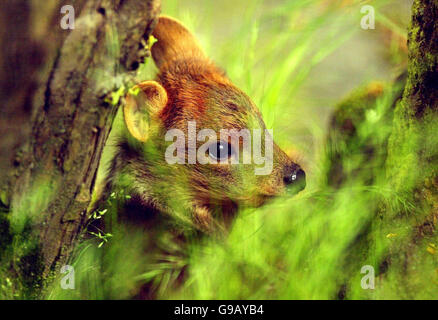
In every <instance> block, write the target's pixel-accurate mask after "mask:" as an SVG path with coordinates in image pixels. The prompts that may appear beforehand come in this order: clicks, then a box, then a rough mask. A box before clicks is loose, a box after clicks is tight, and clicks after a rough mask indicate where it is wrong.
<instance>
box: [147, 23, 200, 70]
mask: <svg viewBox="0 0 438 320" xmlns="http://www.w3.org/2000/svg"><path fill="white" fill-rule="evenodd" d="M152 35H153V36H154V37H155V38H156V39H157V40H158V41H157V42H155V43H154V45H153V46H152V48H151V52H152V58H153V59H154V61H155V64H156V65H157V67H158V68H159V69H160V70H163V69H165V68H166V66H167V65H169V64H170V63H171V62H172V61H175V60H182V59H184V58H195V59H206V56H205V54H204V52H203V51H202V49H201V48H200V46H199V44H198V42H197V41H196V39H195V37H194V36H193V35H192V34H191V33H190V31H189V30H187V28H186V27H184V26H183V25H182V24H181V23H180V22H179V21H177V20H175V19H173V18H170V17H167V16H161V17H160V18H159V20H158V23H157V26H156V27H155V29H154V31H153V32H152Z"/></svg>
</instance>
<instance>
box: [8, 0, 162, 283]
mask: <svg viewBox="0 0 438 320" xmlns="http://www.w3.org/2000/svg"><path fill="white" fill-rule="evenodd" d="M48 2H49V3H51V2H50V1H48ZM63 4H72V5H73V7H74V8H75V15H76V19H75V29H74V30H63V29H62V28H61V27H60V24H59V22H60V19H61V18H62V16H63V15H62V14H61V13H60V8H61V7H62V5H63ZM2 7H5V8H8V9H7V10H6V11H3V8H2V10H1V12H2V14H4V16H7V19H6V20H5V22H4V24H8V23H9V26H12V28H8V29H7V30H12V29H14V28H15V27H17V29H16V30H15V31H14V30H12V31H10V32H9V31H4V29H3V28H2V29H3V33H2V34H1V40H2V43H7V42H8V41H11V47H9V46H8V50H6V54H5V55H4V56H3V57H4V59H3V61H1V63H2V65H3V66H9V69H3V68H2V71H3V74H1V80H2V82H1V86H0V88H1V89H2V98H4V97H6V98H7V96H8V94H9V95H10V96H9V98H8V99H6V100H5V99H3V101H6V103H5V107H4V108H3V109H2V120H1V122H2V124H3V123H10V124H11V125H10V126H8V127H7V130H6V128H5V127H3V125H2V133H3V130H4V131H5V132H7V134H8V139H5V140H1V141H2V142H1V146H0V147H2V148H1V149H2V151H3V153H2V154H0V156H1V158H0V162H1V163H2V172H3V174H2V177H4V176H5V175H6V173H8V177H7V179H6V178H4V180H6V182H3V184H2V186H1V200H2V202H3V204H4V205H7V206H9V207H10V210H11V213H10V214H11V217H10V220H11V221H12V226H11V228H12V230H13V231H12V232H14V228H15V229H17V228H18V229H21V231H23V229H24V230H27V229H30V230H32V231H31V232H30V233H29V237H28V239H22V240H23V241H30V239H31V240H32V241H34V242H35V243H36V245H35V246H34V247H33V249H32V250H30V249H29V248H28V247H26V248H25V247H24V246H22V247H21V249H20V250H15V251H16V252H15V255H19V256H20V257H19V259H17V257H15V258H14V262H13V265H14V269H18V270H16V271H17V272H18V273H21V274H22V275H24V276H29V275H30V276H34V277H35V276H37V275H35V274H34V273H35V270H36V271H38V272H39V271H41V272H42V277H43V278H45V277H47V275H48V274H49V273H50V271H51V270H55V269H56V267H57V266H58V265H60V264H62V263H64V262H65V261H66V260H67V259H68V257H69V254H70V253H71V250H72V246H73V243H74V241H75V239H77V236H78V234H79V233H80V231H81V229H82V227H83V226H84V223H85V222H86V215H85V212H86V210H87V207H88V205H89V202H90V200H91V194H92V190H93V185H94V180H95V176H96V171H97V168H98V164H99V160H100V156H101V152H102V148H103V145H104V143H105V141H106V139H107V137H108V134H109V131H110V128H111V124H112V120H113V117H114V115H115V111H116V109H117V107H118V101H117V99H115V100H114V99H111V93H113V92H115V91H117V90H118V89H120V88H124V87H128V86H129V85H130V84H131V83H132V80H133V76H134V72H135V70H136V69H137V68H138V66H139V64H140V63H141V62H143V61H144V59H145V57H146V55H147V51H146V49H145V46H144V45H145V41H144V40H145V39H146V40H147V39H148V37H149V35H150V33H151V31H152V29H153V27H154V25H155V23H156V21H157V18H158V14H159V11H160V1H159V0H125V1H123V0H116V1H111V0H92V1H68V2H65V3H63V2H61V3H59V2H58V3H57V4H56V5H53V3H52V4H42V3H41V2H40V1H39V2H38V5H36V2H35V3H33V4H32V5H30V4H29V2H28V1H19V2H18V1H8V2H7V3H2ZM14 10H15V11H16V12H19V15H18V17H19V19H21V20H23V21H24V24H20V23H19V21H17V20H14V17H16V16H13V15H12V13H13V12H14ZM42 14H46V15H47V16H46V17H47V18H46V19H44V17H41V15H42ZM5 18H6V17H5ZM30 21H44V23H42V22H41V23H40V25H39V26H38V28H37V29H35V30H34V29H32V27H35V25H32V24H31V22H30ZM21 29H22V30H21ZM20 34H21V36H19V35H20ZM29 50H30V51H29ZM17 54H19V55H18V56H17ZM8 70H9V71H8ZM7 73H10V74H12V75H14V77H12V80H10V79H11V78H8V74H7ZM17 132H20V133H21V134H20V135H17ZM3 147H4V148H3ZM18 147H20V151H19V152H18V153H14V151H15V150H17V148H18ZM10 155H14V156H12V157H11V156H10ZM35 194H37V195H35ZM35 197H38V200H35V199H36V198H35ZM41 200H43V201H41ZM17 221H18V222H17ZM20 223H21V224H20ZM14 224H15V225H14ZM15 231H17V230H15ZM15 233H16V232H15ZM29 256H30V258H29ZM17 261H18V262H17ZM36 264H39V267H38V266H35V265H36ZM31 266H32V267H31ZM26 268H31V269H32V272H27V271H28V270H27V271H26ZM38 272H37V273H38Z"/></svg>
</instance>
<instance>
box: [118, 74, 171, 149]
mask: <svg viewBox="0 0 438 320" xmlns="http://www.w3.org/2000/svg"><path fill="white" fill-rule="evenodd" d="M166 104H167V93H166V90H165V89H164V88H163V87H162V86H161V85H160V84H159V83H158V82H156V81H145V82H142V83H140V84H138V85H136V86H134V87H133V88H132V89H131V90H130V93H129V94H128V95H127V96H126V103H125V105H124V106H123V116H124V118H125V124H126V127H127V128H128V131H129V133H130V134H131V135H132V136H133V137H134V138H136V139H137V140H139V141H141V142H146V141H147V139H148V136H149V126H150V119H151V117H154V116H157V115H158V114H159V112H160V111H161V110H162V109H163V108H164V107H165V106H166Z"/></svg>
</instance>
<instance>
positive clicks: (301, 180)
mask: <svg viewBox="0 0 438 320" xmlns="http://www.w3.org/2000/svg"><path fill="white" fill-rule="evenodd" d="M283 181H284V184H285V185H286V186H287V187H288V189H293V191H294V193H298V192H300V191H301V190H303V189H304V188H305V187H306V173H305V172H304V170H302V169H301V168H298V169H295V170H294V171H292V172H289V173H287V174H286V175H285V176H284V177H283Z"/></svg>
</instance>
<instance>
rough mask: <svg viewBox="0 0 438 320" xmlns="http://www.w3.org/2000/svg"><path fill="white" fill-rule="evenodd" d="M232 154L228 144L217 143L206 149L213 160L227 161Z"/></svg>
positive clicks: (232, 151)
mask: <svg viewBox="0 0 438 320" xmlns="http://www.w3.org/2000/svg"><path fill="white" fill-rule="evenodd" d="M233 153H234V150H233V148H232V147H231V145H230V144H229V143H226V142H223V141H219V142H216V143H212V144H211V145H210V146H209V147H208V155H209V156H210V157H211V158H213V159H214V160H218V161H223V160H226V159H229V158H230V157H231V156H232V155H233Z"/></svg>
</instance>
